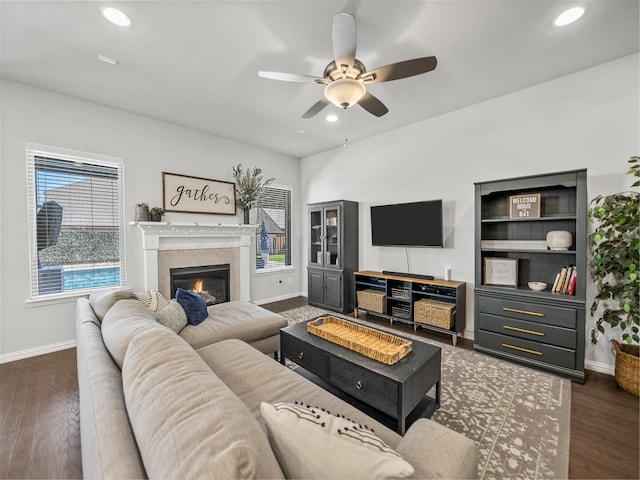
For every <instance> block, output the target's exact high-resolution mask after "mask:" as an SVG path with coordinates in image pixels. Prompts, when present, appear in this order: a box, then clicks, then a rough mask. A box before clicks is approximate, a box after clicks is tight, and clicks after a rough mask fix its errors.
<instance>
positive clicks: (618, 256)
mask: <svg viewBox="0 0 640 480" xmlns="http://www.w3.org/2000/svg"><path fill="white" fill-rule="evenodd" d="M629 164H630V165H631V166H630V168H629V170H628V171H627V174H629V175H631V176H632V177H634V178H635V181H634V183H633V184H632V185H631V187H632V188H637V187H638V186H640V180H639V179H638V178H640V157H638V156H633V157H631V159H630V160H629ZM639 202H640V194H639V193H638V192H637V191H627V192H619V193H614V194H611V195H606V196H602V195H598V196H597V197H595V198H594V199H593V200H592V201H591V208H590V209H589V219H590V220H591V221H592V222H594V223H595V224H596V227H595V231H594V232H593V233H591V234H589V235H588V238H587V240H588V242H589V246H590V247H591V250H592V253H593V255H592V259H591V261H590V264H589V266H590V268H591V274H592V276H593V279H594V280H595V281H596V291H597V292H598V293H597V294H596V296H595V297H594V299H593V303H592V304H591V310H590V311H591V315H592V316H594V317H595V318H596V319H597V320H596V324H595V327H594V328H593V329H592V330H591V343H592V344H594V345H595V344H596V343H597V342H598V337H599V334H600V333H604V332H605V323H606V324H608V325H609V326H610V327H612V328H615V327H619V328H620V332H621V334H622V340H623V343H624V344H627V345H624V344H623V345H621V346H620V349H616V350H617V351H618V352H617V354H616V370H615V377H616V381H617V382H618V385H620V387H622V388H624V389H625V390H627V391H629V392H631V393H633V394H634V395H638V388H637V383H636V387H635V392H634V391H633V390H634V389H633V388H631V389H629V388H627V387H629V385H628V384H627V382H625V381H624V380H623V378H624V377H634V378H635V380H636V382H637V381H638V378H639V377H640V370H639V363H640V360H639V358H640V357H639V356H638V347H637V346H636V348H629V352H624V350H623V349H626V347H633V346H634V345H632V344H636V345H637V344H639V343H640V336H639V326H640V308H639V306H638V275H639V273H638V272H639V268H638V267H639V263H640V259H639V258H638V247H637V245H638V224H639V223H640V211H639V210H638V203H639ZM601 307H602V309H601ZM620 351H622V352H623V353H627V354H630V355H632V356H634V357H635V362H625V361H624V360H623V359H622V358H621V360H620V366H621V367H627V368H632V369H635V370H634V371H632V372H626V371H622V372H618V366H619V365H618V358H620V357H623V355H621V353H620ZM625 370H626V368H625Z"/></svg>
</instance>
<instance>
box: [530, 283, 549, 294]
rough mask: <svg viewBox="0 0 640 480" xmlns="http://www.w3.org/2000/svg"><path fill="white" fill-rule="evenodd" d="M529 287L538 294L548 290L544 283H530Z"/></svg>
mask: <svg viewBox="0 0 640 480" xmlns="http://www.w3.org/2000/svg"><path fill="white" fill-rule="evenodd" d="M528 285H529V288H530V289H531V290H534V291H536V292H542V291H543V290H546V289H547V284H546V283H544V282H529V283H528Z"/></svg>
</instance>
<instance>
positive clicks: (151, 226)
mask: <svg viewBox="0 0 640 480" xmlns="http://www.w3.org/2000/svg"><path fill="white" fill-rule="evenodd" d="M129 225H131V226H134V227H137V230H138V231H140V232H141V234H142V235H141V245H140V246H141V247H142V250H143V251H144V267H145V276H144V279H145V289H146V290H158V251H160V250H189V249H207V248H237V249H239V252H240V255H239V258H240V272H239V278H240V291H239V299H242V300H250V299H251V292H250V289H251V266H252V263H251V260H252V258H253V260H254V263H255V254H254V255H251V251H252V250H251V242H252V240H253V238H255V235H256V228H257V226H256V225H223V224H212V223H195V222H194V223H174V222H130V223H129Z"/></svg>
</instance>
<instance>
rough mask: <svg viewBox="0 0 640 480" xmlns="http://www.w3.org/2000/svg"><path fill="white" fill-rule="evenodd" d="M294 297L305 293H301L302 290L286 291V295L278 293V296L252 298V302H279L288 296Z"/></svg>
mask: <svg viewBox="0 0 640 480" xmlns="http://www.w3.org/2000/svg"><path fill="white" fill-rule="evenodd" d="M296 297H306V295H305V294H303V293H302V292H294V293H287V294H286V295H280V296H278V297H271V298H263V299H262V300H254V301H253V303H255V304H256V305H264V304H265V303H271V302H279V301H281V300H289V299H290V298H296Z"/></svg>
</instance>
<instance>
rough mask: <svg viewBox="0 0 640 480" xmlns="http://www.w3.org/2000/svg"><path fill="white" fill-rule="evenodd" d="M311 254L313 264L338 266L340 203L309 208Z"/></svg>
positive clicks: (341, 224)
mask: <svg viewBox="0 0 640 480" xmlns="http://www.w3.org/2000/svg"><path fill="white" fill-rule="evenodd" d="M309 215H310V217H311V222H310V227H311V232H310V238H311V254H310V257H309V263H310V264H311V265H315V266H322V267H336V268H340V241H341V235H342V230H343V222H342V208H341V206H340V205H336V206H334V207H328V208H318V209H312V210H310V214H309Z"/></svg>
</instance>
